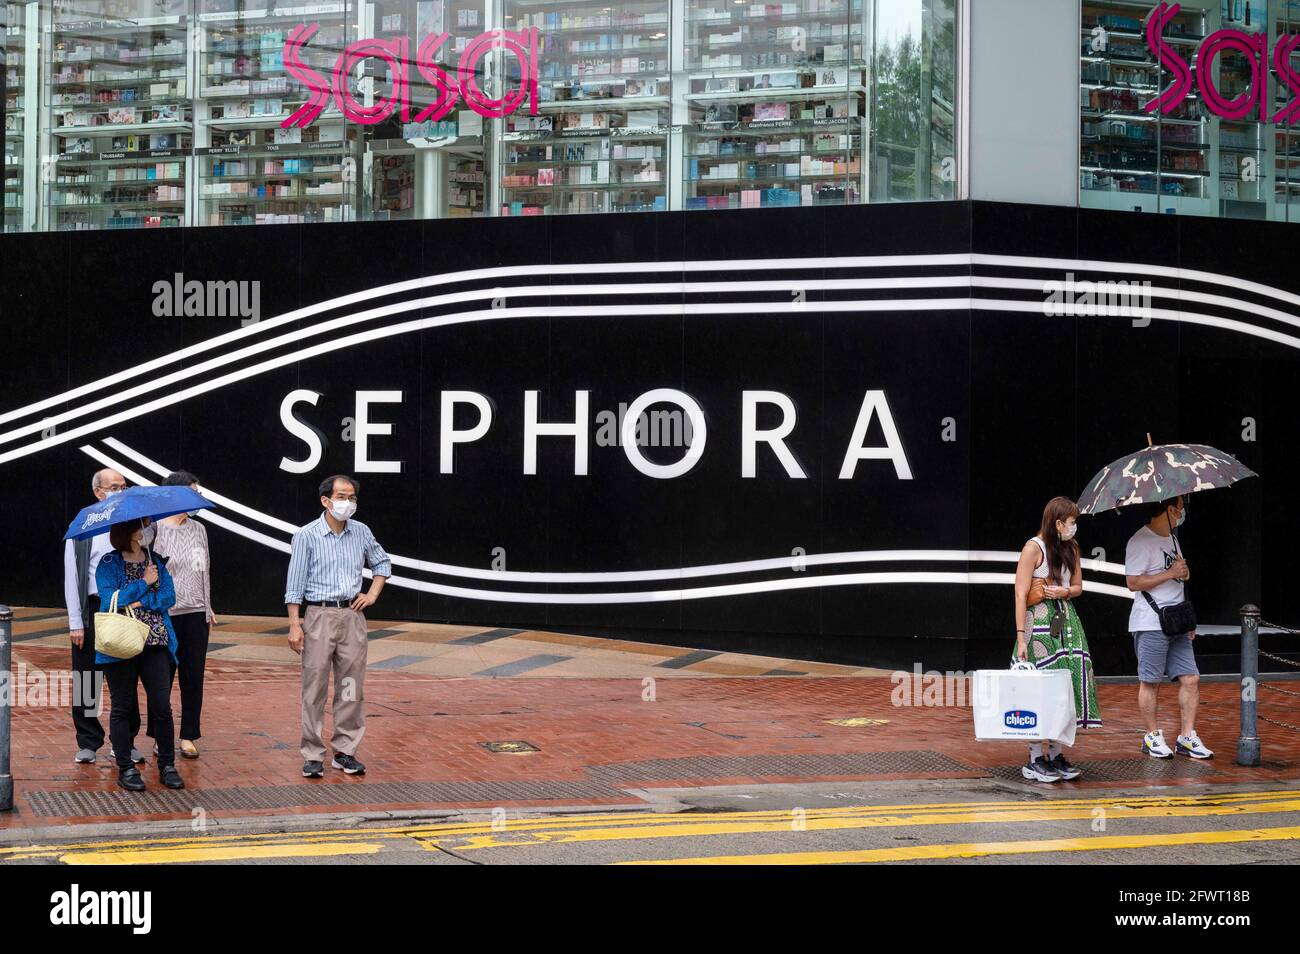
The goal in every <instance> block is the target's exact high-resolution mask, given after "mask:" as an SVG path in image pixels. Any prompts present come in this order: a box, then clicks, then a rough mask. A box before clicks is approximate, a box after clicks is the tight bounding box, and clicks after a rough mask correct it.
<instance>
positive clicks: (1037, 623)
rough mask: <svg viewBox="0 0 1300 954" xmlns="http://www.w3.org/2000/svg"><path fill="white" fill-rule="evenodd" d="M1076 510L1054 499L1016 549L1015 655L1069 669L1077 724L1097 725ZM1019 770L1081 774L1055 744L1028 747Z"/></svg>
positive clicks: (1054, 776) (1057, 777) (1038, 776)
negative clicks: (1080, 609)
mask: <svg viewBox="0 0 1300 954" xmlns="http://www.w3.org/2000/svg"><path fill="white" fill-rule="evenodd" d="M1078 519H1079V508H1078V506H1076V504H1075V503H1074V501H1073V500H1071V499H1070V498H1068V497H1053V498H1052V499H1051V500H1049V501H1048V503H1047V506H1046V507H1045V508H1044V509H1043V521H1042V524H1041V526H1040V527H1039V530H1038V534H1037V535H1036V536H1033V537H1030V538H1029V539H1028V540H1027V541H1026V542H1025V546H1024V548H1023V549H1022V550H1021V551H1020V562H1019V564H1018V565H1017V567H1016V586H1015V605H1016V609H1015V612H1016V617H1015V618H1016V648H1015V653H1014V659H1015V660H1017V661H1020V660H1024V661H1027V662H1029V663H1031V664H1032V665H1033V666H1034V668H1035V669H1065V670H1068V671H1069V673H1070V677H1071V682H1072V683H1073V685H1074V711H1075V713H1076V725H1077V726H1078V727H1079V728H1081V729H1095V728H1100V727H1101V710H1100V709H1099V708H1098V706H1097V682H1096V679H1095V678H1094V676H1093V672H1092V654H1091V653H1090V652H1089V650H1088V637H1087V636H1086V635H1085V634H1084V631H1083V623H1081V622H1080V621H1079V614H1078V613H1076V612H1075V609H1074V603H1073V600H1074V599H1075V598H1076V597H1078V596H1080V595H1082V593H1083V573H1082V571H1081V569H1080V566H1079V544H1078V543H1077V542H1075V540H1074V535H1075V533H1076V532H1077V531H1078ZM1021 774H1022V775H1023V776H1024V777H1025V778H1027V779H1032V780H1035V781H1039V782H1057V781H1061V780H1066V781H1069V780H1071V779H1075V778H1078V777H1079V775H1080V774H1082V773H1081V772H1080V771H1079V769H1077V768H1075V767H1074V766H1073V765H1071V764H1070V762H1069V761H1068V760H1067V759H1066V757H1065V753H1064V752H1063V751H1062V750H1061V746H1060V745H1059V744H1058V743H1055V742H1051V743H1050V744H1049V747H1048V750H1047V752H1046V753H1044V751H1043V743H1042V742H1037V743H1035V744H1033V745H1031V746H1030V747H1029V761H1028V762H1027V763H1026V764H1025V765H1024V767H1023V768H1022V769H1021Z"/></svg>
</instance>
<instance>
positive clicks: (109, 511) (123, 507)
mask: <svg viewBox="0 0 1300 954" xmlns="http://www.w3.org/2000/svg"><path fill="white" fill-rule="evenodd" d="M215 507H216V504H214V503H212V501H210V500H208V499H207V498H206V497H203V496H201V495H200V494H197V493H195V492H194V491H193V490H191V489H190V488H189V487H128V488H127V489H126V490H124V491H122V492H121V493H120V494H113V496H111V497H106V498H105V499H103V500H101V501H100V502H99V503H97V504H92V505H91V506H89V507H86V508H85V509H84V510H82V511H81V513H79V514H77V517H76V519H75V520H73V521H72V523H71V525H70V526H69V527H68V532H67V533H65V534H64V535H63V539H65V540H84V539H86V538H87V537H94V536H98V535H99V534H101V533H107V532H108V528H109V527H111V526H113V524H115V523H126V522H127V521H128V520H139V519H141V518H142V517H149V518H150V519H151V520H161V519H162V518H163V517H171V516H174V515H175V514H178V513H188V512H189V511H191V510H211V509H213V508H215Z"/></svg>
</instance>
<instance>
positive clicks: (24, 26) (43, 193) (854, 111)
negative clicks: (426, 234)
mask: <svg viewBox="0 0 1300 954" xmlns="http://www.w3.org/2000/svg"><path fill="white" fill-rule="evenodd" d="M956 2H957V0H781V2H754V0H503V2H495V0H28V2H23V0H7V8H6V12H7V24H8V27H7V30H6V34H5V49H6V54H7V56H6V72H5V75H6V89H7V91H6V95H5V133H6V136H5V230H6V231H31V230H45V231H56V230H68V229H106V228H166V227H178V226H221V225H258V224H281V223H314V222H344V221H356V220H402V219H421V218H438V217H462V216H469V217H472V216H498V215H556V214H567V213H590V212H621V211H656V210H669V209H715V208H751V207H752V208H759V207H771V206H792V205H793V206H816V205H825V204H848V203H858V202H868V201H872V202H894V201H915V200H928V199H940V198H952V197H953V196H954V195H955V190H956V178H957V176H956V165H955V162H956V160H955V153H956V150H955V147H954V125H955V124H954V112H955V106H954V99H955V93H954V88H955V52H956V48H955V36H954V28H955V7H956Z"/></svg>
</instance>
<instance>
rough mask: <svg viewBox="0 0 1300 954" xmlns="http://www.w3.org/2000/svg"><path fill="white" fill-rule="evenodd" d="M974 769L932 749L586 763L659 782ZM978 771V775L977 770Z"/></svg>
mask: <svg viewBox="0 0 1300 954" xmlns="http://www.w3.org/2000/svg"><path fill="white" fill-rule="evenodd" d="M978 771H979V770H977V769H975V768H974V767H972V766H970V765H966V764H964V763H962V762H958V761H956V760H955V759H952V758H949V757H948V756H946V755H942V754H940V753H938V752H925V751H921V752H857V753H852V754H848V755H734V756H733V755H702V756H697V757H695V758H681V759H649V760H647V761H644V762H616V763H613V764H609V765H593V766H589V767H588V769H587V772H588V774H589V775H591V776H592V778H597V779H608V780H609V781H611V782H615V781H618V782H664V781H674V780H677V779H688V778H690V779H695V778H735V777H740V776H745V777H750V778H763V777H769V778H802V777H813V778H817V777H844V778H855V777H858V776H864V775H928V774H931V773H936V774H954V773H960V774H962V775H971V774H974V773H976V772H978ZM980 774H983V773H982V772H980Z"/></svg>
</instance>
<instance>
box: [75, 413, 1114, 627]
mask: <svg viewBox="0 0 1300 954" xmlns="http://www.w3.org/2000/svg"><path fill="white" fill-rule="evenodd" d="M105 443H113V445H117V446H118V447H125V446H123V445H121V442H120V441H114V439H113V438H108V439H107V441H105ZM81 450H82V452H83V454H86V455H88V456H90V458H92V459H95V460H98V461H99V463H100V464H101V465H104V467H112V468H113V469H116V471H118V473H121V474H122V476H123V477H126V478H127V480H131V481H134V482H135V483H140V485H149V483H152V482H153V481H152V480H149V478H147V477H144V476H142V474H140V473H139V472H136V471H134V469H131V468H129V467H126V465H123V464H122V463H121V461H118V460H114V459H113V458H110V456H108V455H107V454H103V452H101V451H99V450H96V448H95V447H91V446H85V447H82V448H81ZM127 450H129V448H127ZM148 465H149V467H151V469H155V471H157V472H159V473H161V474H166V473H170V472H169V471H166V469H165V468H161V467H159V465H157V464H156V463H153V461H148ZM204 494H205V495H207V496H208V498H209V499H211V500H212V502H213V503H221V502H222V500H227V499H229V498H224V496H221V495H220V494H216V493H213V491H211V490H208V487H204ZM222 506H225V504H222ZM240 512H243V513H246V515H250V516H252V519H263V517H265V515H263V513H260V512H259V511H255V509H252V508H248V507H243V506H242V504H240ZM199 516H200V517H203V519H204V520H211V521H212V522H213V524H214V525H217V526H221V528H222V529H226V530H229V532H230V533H234V534H237V535H240V537H244V538H247V539H252V541H255V542H257V543H261V545H263V546H269V547H272V548H274V550H278V551H281V552H286V554H287V552H290V548H291V547H290V545H289V543H287V542H285V541H282V539H276V538H272V537H268V535H266V534H263V533H259V532H256V530H250V529H247V528H244V526H242V525H239V524H237V522H235V521H233V520H229V519H226V517H222V516H221V515H218V513H212V512H209V511H203V512H200V515H199ZM268 519H269V520H274V519H273V517H268ZM274 522H277V524H283V521H274ZM287 526H290V528H291V530H296V529H298V528H296V526H292V525H287ZM841 556H846V558H850V559H836V558H841ZM818 558H823V559H818ZM852 558H863V559H861V560H857V559H852ZM390 559H391V560H393V564H394V565H406V567H409V568H416V569H424V568H425V567H429V565H437V567H446V569H447V571H452V572H447V573H446V574H447V576H472V577H473V578H481V580H497V581H507V580H508V581H521V582H534V584H538V582H567V584H577V582H632V581H654V580H672V578H682V577H692V576H694V577H698V576H727V574H729V573H736V572H749V569H733V568H735V567H746V568H754V567H757V565H758V564H767V565H764V567H762V568H764V569H766V568H776V569H783V568H792V567H790V563H789V559H788V558H781V559H777V560H751V561H748V563H740V564H716V565H714V567H689V568H685V569H680V571H642V572H607V573H520V572H513V573H507V572H504V571H502V572H494V571H478V569H473V568H464V567H448V565H447V564H425V563H424V561H422V560H411V559H407V558H402V556H398V555H390ZM1018 559H1019V554H1015V552H1008V551H996V550H975V551H959V550H894V551H889V550H879V551H861V552H849V554H818V555H813V556H809V558H806V561H807V563H809V564H813V565H832V564H837V563H853V561H894V560H917V561H944V560H954V561H1002V563H1015V561H1017V560H1018ZM1084 563H1091V564H1095V567H1096V568H1099V569H1101V568H1109V569H1106V571H1105V572H1121V573H1122V572H1123V567H1117V565H1115V564H1102V563H1099V561H1096V560H1087V561H1084ZM692 571H699V572H692ZM439 572H442V571H439ZM365 576H370V572H369V571H365ZM852 576H857V577H871V578H874V580H876V581H878V582H884V581H887V578H888V577H891V576H900V577H906V580H905V581H913V578H914V577H918V576H919V577H924V576H927V574H926V573H917V572H910V573H894V574H889V573H874V574H839V576H833V577H824V576H823V577H810V578H815V580H839V578H848V577H852ZM939 576H948V577H962V578H967V577H969V578H971V580H972V581H975V582H979V581H980V580H975V578H976V577H988V578H989V580H992V578H993V577H997V580H998V581H1000V582H1008V584H1014V582H1015V574H1014V573H1006V574H995V573H948V574H943V573H940V574H939ZM389 581H390V582H393V584H394V585H398V586H406V587H408V589H417V590H424V591H428V593H437V594H441V595H450V597H460V598H465V599H484V600H493V599H497V594H498V593H500V591H499V590H477V589H469V587H461V586H446V585H442V584H430V582H426V581H421V580H409V578H407V577H398V576H393V577H389ZM983 581H984V582H987V581H988V580H983ZM920 582H924V580H920ZM767 584H772V585H771V586H767ZM781 584H784V581H780V580H777V581H758V582H757V584H753V585H757V586H767V589H762V590H754V591H774V590H779V589H787V587H785V586H784V585H781ZM749 585H751V584H732V585H727V586H749ZM727 586H723V589H727ZM429 587H435V589H429ZM715 589H719V587H716V586H715V587H690V589H686V590H659V591H653V593H658V594H663V593H695V591H699V590H705V591H708V590H715ZM1084 590H1087V591H1093V593H1104V594H1108V595H1123V597H1128V598H1132V594H1131V593H1130V591H1128V590H1127V589H1125V587H1121V586H1115V585H1112V584H1092V582H1089V581H1084ZM642 593H643V591H634V593H632V594H627V593H621V594H620V593H615V594H590V593H588V594H545V593H534V594H528V593H516V594H511V595H512V597H519V599H510V600H506V602H534V603H547V602H575V600H567V599H562V597H582V599H577V600H576V602H586V603H590V602H601V603H604V602H611V603H623V602H663V599H668V598H667V597H662V598H660V599H625V598H627V597H638V595H641V594H642ZM737 593H744V590H737ZM467 594H480V595H477V597H471V595H467ZM529 595H532V597H534V599H532V600H529V599H526V597H529ZM723 595H729V593H724V594H723ZM543 597H545V599H543ZM551 597H554V598H555V599H551ZM597 597H601V599H595V598H597ZM604 597H611V599H604ZM615 597H616V598H617V599H612V598H615ZM682 598H684V599H690V598H703V597H682Z"/></svg>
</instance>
